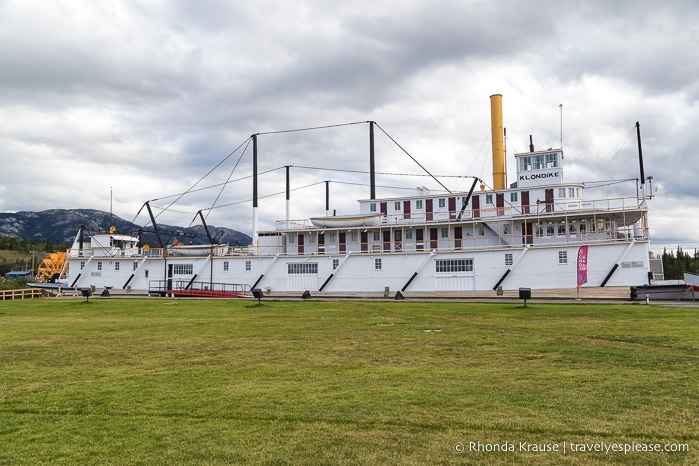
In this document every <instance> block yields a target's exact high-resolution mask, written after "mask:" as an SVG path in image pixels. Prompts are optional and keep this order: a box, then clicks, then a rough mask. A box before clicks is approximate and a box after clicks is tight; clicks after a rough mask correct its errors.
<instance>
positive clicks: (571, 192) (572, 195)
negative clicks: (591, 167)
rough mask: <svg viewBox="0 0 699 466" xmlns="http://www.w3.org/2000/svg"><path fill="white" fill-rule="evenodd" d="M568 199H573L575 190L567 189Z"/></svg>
mask: <svg viewBox="0 0 699 466" xmlns="http://www.w3.org/2000/svg"><path fill="white" fill-rule="evenodd" d="M568 197H575V188H568Z"/></svg>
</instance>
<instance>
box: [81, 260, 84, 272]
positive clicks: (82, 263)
mask: <svg viewBox="0 0 699 466" xmlns="http://www.w3.org/2000/svg"><path fill="white" fill-rule="evenodd" d="M84 268H85V261H81V262H80V270H82V269H84Z"/></svg>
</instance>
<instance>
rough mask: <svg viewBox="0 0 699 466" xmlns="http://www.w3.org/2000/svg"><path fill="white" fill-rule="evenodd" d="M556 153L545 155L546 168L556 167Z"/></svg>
mask: <svg viewBox="0 0 699 466" xmlns="http://www.w3.org/2000/svg"><path fill="white" fill-rule="evenodd" d="M557 155H558V153H553V154H546V168H556V167H558V157H557Z"/></svg>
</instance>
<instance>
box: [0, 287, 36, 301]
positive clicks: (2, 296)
mask: <svg viewBox="0 0 699 466" xmlns="http://www.w3.org/2000/svg"><path fill="white" fill-rule="evenodd" d="M43 297H44V294H43V293H42V290H40V289H39V288H22V289H20V290H0V301H5V300H6V299H32V298H43Z"/></svg>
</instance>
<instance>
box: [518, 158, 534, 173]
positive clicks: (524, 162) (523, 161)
mask: <svg viewBox="0 0 699 466" xmlns="http://www.w3.org/2000/svg"><path fill="white" fill-rule="evenodd" d="M531 168H532V160H531V157H521V158H520V159H519V170H520V171H525V172H526V171H529V170H531Z"/></svg>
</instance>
